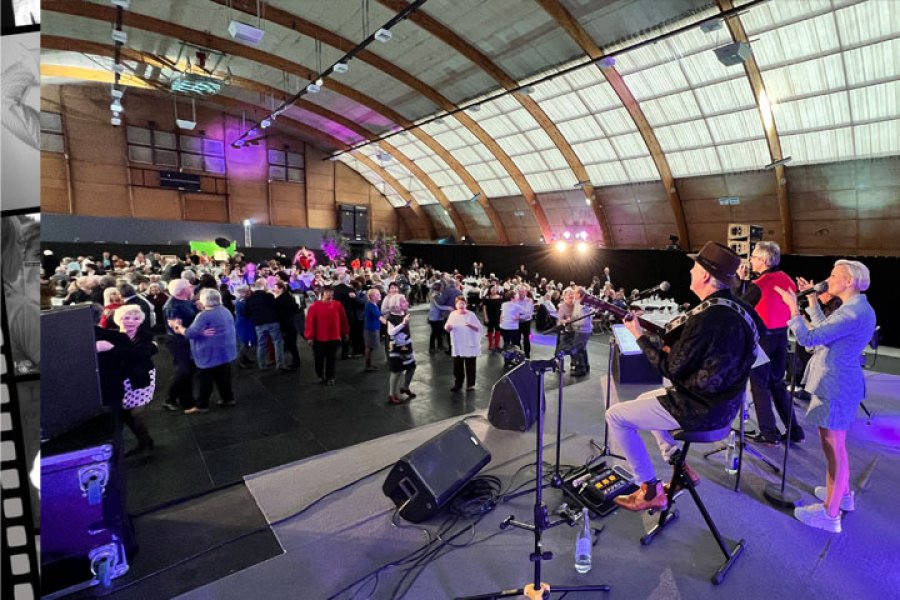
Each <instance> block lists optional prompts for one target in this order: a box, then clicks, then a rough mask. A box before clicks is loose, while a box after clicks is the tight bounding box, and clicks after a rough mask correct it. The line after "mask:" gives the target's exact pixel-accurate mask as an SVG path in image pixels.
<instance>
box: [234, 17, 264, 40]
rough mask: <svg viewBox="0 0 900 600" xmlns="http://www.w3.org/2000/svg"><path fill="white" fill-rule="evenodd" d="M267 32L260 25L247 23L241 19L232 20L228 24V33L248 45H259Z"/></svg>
mask: <svg viewBox="0 0 900 600" xmlns="http://www.w3.org/2000/svg"><path fill="white" fill-rule="evenodd" d="M265 33H266V32H265V31H263V30H262V29H260V28H259V27H254V26H253V25H247V24H246V23H241V22H240V21H231V23H229V24H228V35H230V36H231V37H232V38H234V39H235V40H237V41H239V42H241V43H242V44H247V45H248V46H258V45H259V43H260V42H261V41H262V39H263V35H265Z"/></svg>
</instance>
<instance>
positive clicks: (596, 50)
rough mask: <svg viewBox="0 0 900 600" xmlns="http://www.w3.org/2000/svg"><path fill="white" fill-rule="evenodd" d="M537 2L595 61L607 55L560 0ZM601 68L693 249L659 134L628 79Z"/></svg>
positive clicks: (687, 244)
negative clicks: (630, 120)
mask: <svg viewBox="0 0 900 600" xmlns="http://www.w3.org/2000/svg"><path fill="white" fill-rule="evenodd" d="M537 2H538V4H540V5H541V7H542V8H543V9H544V10H545V11H547V14H549V15H550V16H552V17H553V19H554V20H555V21H556V22H557V23H558V24H559V26H560V27H562V28H563V30H565V32H566V33H568V34H569V35H570V36H571V37H572V39H573V40H575V42H576V43H577V44H578V45H579V46H580V47H581V49H582V50H583V51H584V53H585V54H587V55H588V56H589V57H591V58H592V59H595V60H596V59H598V58H600V57H601V56H603V54H604V52H603V50H601V49H600V47H599V46H598V45H597V44H596V43H595V42H594V40H592V39H591V37H590V36H589V35H588V34H587V32H586V31H585V30H584V28H583V27H581V25H579V24H578V21H576V20H575V19H574V18H573V17H572V15H571V14H570V13H569V11H567V10H566V8H565V7H564V6H563V5H562V4H561V3H560V2H559V1H558V0H537ZM597 68H598V69H599V70H600V72H601V73H602V74H603V76H604V77H605V78H606V80H607V81H608V82H609V84H610V85H611V86H612V88H613V91H615V93H616V95H617V96H618V97H619V100H620V101H621V102H622V105H623V106H624V107H625V109H626V110H627V111H628V114H629V115H630V116H631V118H632V120H633V121H634V124H635V125H636V126H637V128H638V131H639V132H640V133H641V137H642V138H644V143H646V144H647V149H648V150H650V156H651V157H652V158H653V163H654V164H655V165H656V169H657V171H659V177H660V179H661V180H662V184H663V187H664V188H665V190H666V196H667V197H668V199H669V206H670V207H671V208H672V213H673V214H674V215H675V224H676V225H677V226H678V236H679V237H680V238H681V240H682V242H683V244H684V247H685V248H690V247H691V238H690V235H689V233H688V228H687V222H686V221H685V218H684V206H683V205H682V203H681V198H679V197H678V190H677V189H676V188H675V178H674V177H673V176H672V169H670V168H669V161H667V160H666V155H665V154H664V153H663V151H662V148H661V147H660V145H659V140H657V139H656V133H655V132H654V131H653V128H652V127H650V123H648V122H647V117H646V116H644V111H642V110H641V107H640V105H639V104H638V101H637V100H636V99H635V98H634V95H633V94H632V93H631V90H629V89H628V85H626V83H625V80H624V79H622V76H621V75H620V74H619V72H618V71H617V70H616V69H615V68H614V67H611V68H600V65H597ZM594 206H595V208H594V210H595V211H597V212H600V210H601V207H600V206H599V205H598V203H596V202H595V203H594Z"/></svg>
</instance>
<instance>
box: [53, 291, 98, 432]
mask: <svg viewBox="0 0 900 600" xmlns="http://www.w3.org/2000/svg"><path fill="white" fill-rule="evenodd" d="M41 362H42V363H43V364H44V365H53V368H48V369H44V370H43V371H42V373H41V439H43V440H47V439H52V438H55V437H56V436H58V435H60V434H62V433H65V432H66V431H69V430H70V429H73V428H75V427H77V426H79V425H80V424H81V423H83V422H84V421H87V420H88V419H90V418H92V417H94V416H96V415H98V414H100V413H101V412H103V410H104V408H103V401H102V398H101V393H100V375H99V370H98V366H97V348H96V345H95V343H94V318H93V315H92V313H91V307H90V305H87V304H79V305H75V306H67V307H61V308H55V309H53V310H49V311H44V312H42V313H41Z"/></svg>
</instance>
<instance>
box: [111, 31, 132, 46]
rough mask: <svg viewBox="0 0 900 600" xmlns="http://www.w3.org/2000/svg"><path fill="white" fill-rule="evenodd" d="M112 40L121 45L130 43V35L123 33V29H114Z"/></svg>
mask: <svg viewBox="0 0 900 600" xmlns="http://www.w3.org/2000/svg"><path fill="white" fill-rule="evenodd" d="M112 39H113V41H114V42H118V43H120V44H127V43H128V33H127V32H125V31H122V30H121V29H113V30H112Z"/></svg>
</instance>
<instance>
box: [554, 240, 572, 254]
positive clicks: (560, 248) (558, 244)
mask: <svg viewBox="0 0 900 600" xmlns="http://www.w3.org/2000/svg"><path fill="white" fill-rule="evenodd" d="M553 247H554V248H556V251H557V252H559V253H560V254H563V253H565V251H566V250H568V249H569V245H568V244H567V243H565V242H564V241H562V240H560V241H558V242H556V244H554V246H553Z"/></svg>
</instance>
